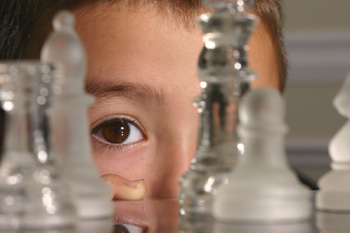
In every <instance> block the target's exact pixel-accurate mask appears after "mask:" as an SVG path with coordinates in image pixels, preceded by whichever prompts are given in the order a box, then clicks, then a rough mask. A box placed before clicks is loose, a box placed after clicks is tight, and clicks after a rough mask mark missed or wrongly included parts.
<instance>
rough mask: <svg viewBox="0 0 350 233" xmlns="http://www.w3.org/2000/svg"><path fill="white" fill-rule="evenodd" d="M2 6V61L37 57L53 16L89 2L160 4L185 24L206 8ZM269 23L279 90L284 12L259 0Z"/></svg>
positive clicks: (152, 0)
mask: <svg viewBox="0 0 350 233" xmlns="http://www.w3.org/2000/svg"><path fill="white" fill-rule="evenodd" d="M3 1H4V2H2V3H1V6H0V60H2V59H29V58H38V56H39V52H40V50H41V47H42V44H43V42H44V40H45V38H46V37H47V35H48V33H49V32H50V31H51V20H52V17H53V15H54V14H55V13H56V12H57V11H59V10H61V9H67V10H74V9H77V8H79V7H83V6H86V5H89V4H101V3H103V4H115V3H119V4H124V5H125V6H130V5H131V6H132V7H142V6H143V5H145V4H152V5H155V6H158V7H159V8H160V9H161V10H162V11H163V12H164V9H166V10H167V11H170V12H172V13H173V14H172V15H173V16H175V17H180V18H181V19H182V21H183V22H184V23H185V24H190V23H191V22H192V21H193V18H194V17H195V16H197V15H198V14H199V13H200V12H202V11H203V9H204V8H203V6H202V5H201V1H200V0H54V1H50V0H3ZM252 11H253V12H254V13H256V14H257V15H258V16H259V17H260V18H261V20H262V21H263V22H264V23H265V24H266V25H267V27H268V29H269V31H270V33H271V37H272V39H273V42H274V44H275V48H276V52H277V58H278V62H279V65H278V67H279V76H280V90H283V89H284V87H285V83H286V78H287V70H288V61H287V57H286V52H285V48H284V40H283V32H282V29H283V21H284V20H283V18H284V17H283V13H282V8H281V3H280V1H279V0H256V1H255V6H254V8H253V10H252Z"/></svg>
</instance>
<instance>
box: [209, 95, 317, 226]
mask: <svg viewBox="0 0 350 233" xmlns="http://www.w3.org/2000/svg"><path fill="white" fill-rule="evenodd" d="M284 112H285V111H284V104H283V101H282V98H281V96H280V94H279V93H277V92H276V91H275V90H272V89H270V88H261V89H256V90H252V91H250V92H249V93H247V94H246V95H245V96H244V97H243V99H242V102H241V105H240V109H239V116H240V124H239V135H240V136H241V138H242V142H243V144H244V146H245V153H244V155H243V156H242V157H241V158H240V160H239V161H238V163H237V165H236V167H235V169H234V170H232V172H231V173H230V174H229V176H228V183H227V184H226V185H223V186H221V187H220V188H219V189H218V192H217V195H216V196H215V202H214V216H215V217H216V218H218V219H219V220H225V221H230V220H233V221H245V222H279V221H296V220H303V219H308V218H309V217H310V216H311V199H310V197H311V196H310V194H311V193H309V191H308V190H307V189H306V188H305V187H303V186H302V185H301V184H299V182H298V180H297V178H296V176H295V175H294V174H293V172H292V170H291V169H290V168H289V167H288V164H287V160H286V155H285V149H284V134H285V133H286V131H287V126H286V125H285V123H284V119H283V118H284V115H285V113H284Z"/></svg>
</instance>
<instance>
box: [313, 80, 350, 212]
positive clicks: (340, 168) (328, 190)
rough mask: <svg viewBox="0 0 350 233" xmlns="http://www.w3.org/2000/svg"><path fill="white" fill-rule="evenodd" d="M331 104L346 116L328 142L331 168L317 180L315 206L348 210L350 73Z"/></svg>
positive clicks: (349, 188) (325, 208) (349, 180)
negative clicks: (343, 123) (342, 123)
mask: <svg viewBox="0 0 350 233" xmlns="http://www.w3.org/2000/svg"><path fill="white" fill-rule="evenodd" d="M333 105H334V106H335V108H336V109H337V110H338V112H339V113H340V114H341V115H343V116H345V117H346V118H348V119H349V120H348V121H347V122H346V123H345V125H344V126H343V127H342V128H341V129H340V130H339V131H338V132H337V133H336V135H335V136H334V137H333V138H332V140H331V141H330V143H329V147H328V149H329V154H330V156H331V158H332V164H331V166H332V170H331V171H330V172H328V173H326V174H325V175H324V176H322V177H321V179H320V180H319V182H318V186H319V188H320V190H319V191H318V192H317V195H316V206H317V208H318V209H321V210H330V211H341V212H350V143H349V139H350V75H348V77H347V78H346V80H345V82H344V85H343V86H342V88H341V89H340V91H339V93H338V94H337V96H336V97H335V98H334V101H333Z"/></svg>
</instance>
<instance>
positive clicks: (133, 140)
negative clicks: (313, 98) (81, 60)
mask: <svg viewBox="0 0 350 233" xmlns="http://www.w3.org/2000/svg"><path fill="white" fill-rule="evenodd" d="M61 9H68V10H71V11H73V12H74V14H75V16H76V29H77V31H78V33H79V35H80V37H81V39H82V41H83V43H84V45H85V47H86V50H87V55H88V64H89V68H88V75H87V79H86V89H87V91H88V92H89V93H90V94H92V95H94V96H95V97H96V102H95V104H94V105H93V106H92V107H91V109H90V115H89V117H90V128H91V138H92V146H93V151H94V158H95V162H96V164H97V166H98V169H99V171H100V174H101V176H102V177H103V178H104V179H105V180H106V181H108V182H109V183H110V184H111V185H112V187H113V190H114V198H115V199H143V198H145V199H147V198H169V197H176V196H177V192H178V185H177V180H178V178H179V177H180V176H181V175H182V174H183V173H185V172H186V170H187V169H188V168H189V165H190V160H191V159H192V158H193V156H194V155H195V151H196V142H197V140H196V137H197V129H198V113H197V109H196V108H194V107H193V106H192V101H193V99H194V98H195V97H196V96H198V95H199V94H200V85H199V83H200V82H199V79H198V77H197V73H196V72H197V62H198V57H199V54H200V52H201V50H202V47H203V42H202V35H201V29H200V28H199V26H197V25H196V23H195V21H194V19H195V18H196V17H198V16H199V15H200V14H201V13H203V12H205V11H206V9H204V8H203V6H201V4H200V0H178V1H175V0H55V1H52V0H45V1H40V0H27V1H22V0H12V1H7V2H6V3H5V4H4V3H1V9H0V60H3V59H27V58H38V57H39V54H40V50H41V47H42V44H43V42H44V40H45V39H46V37H47V35H48V34H49V33H50V32H51V30H52V29H51V20H52V16H53V15H54V14H55V13H56V12H57V11H59V10H61ZM252 12H253V13H255V14H257V15H258V16H259V17H260V18H261V22H260V24H259V26H258V27H257V28H256V30H255V31H254V33H253V35H252V37H251V39H250V41H249V45H250V50H249V64H250V67H251V68H252V69H253V70H255V71H256V72H258V73H259V77H258V79H257V80H255V81H254V82H253V84H252V87H258V86H259V87H260V86H270V87H273V88H275V89H279V90H281V91H282V90H283V88H284V84H285V79H286V70H287V68H286V67H287V65H286V63H287V62H286V58H285V55H284V47H283V40H282V39H283V38H282V29H281V27H282V22H283V20H282V15H281V7H280V3H279V1H278V0H256V3H255V6H254V8H253V9H252ZM122 186H123V187H122ZM145 186H147V192H144V190H145ZM120 190H129V191H126V192H123V193H121V192H120Z"/></svg>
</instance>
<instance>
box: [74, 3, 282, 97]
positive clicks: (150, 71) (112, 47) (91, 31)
mask: <svg viewBox="0 0 350 233" xmlns="http://www.w3.org/2000/svg"><path fill="white" fill-rule="evenodd" d="M75 13H76V15H77V30H78V32H79V34H80V35H81V37H82V40H83V42H84V44H85V45H86V49H87V53H88V61H89V71H88V79H87V82H88V83H89V82H90V83H91V82H94V81H96V80H101V79H105V80H109V81H111V82H113V80H117V81H118V82H119V81H120V80H127V81H128V82H129V83H133V82H141V83H143V84H150V85H153V86H155V87H156V88H159V89H163V90H164V89H169V91H174V90H177V89H176V88H174V87H176V86H178V87H181V88H180V92H181V91H182V92H186V93H185V94H187V95H189V94H190V95H191V92H193V91H192V90H191V88H189V87H191V86H192V85H196V86H197V87H198V78H197V61H198V56H199V53H200V51H201V49H202V47H203V42H202V35H201V30H200V29H199V28H198V27H195V26H193V27H186V26H185V25H184V23H183V22H181V21H177V20H176V18H175V17H169V16H167V15H166V14H165V13H160V12H159V10H158V9H156V8H154V7H152V6H149V5H148V6H144V7H142V8H141V7H139V8H135V9H129V8H127V9H126V8H122V7H121V6H120V5H119V4H112V5H108V6H106V5H97V6H94V7H89V6H87V7H85V8H81V9H78V10H77V11H76V12H75ZM249 44H250V46H251V49H250V51H249V59H250V66H251V67H252V69H253V70H255V71H257V72H258V73H259V74H260V78H259V79H258V80H257V81H256V82H255V83H254V85H255V86H272V87H275V88H276V89H277V88H278V80H279V78H278V74H277V73H278V72H277V59H276V53H275V48H274V45H273V43H272V39H271V36H270V34H269V33H268V30H267V28H266V26H265V25H260V26H258V28H257V30H256V31H255V33H254V34H253V36H252V38H251V40H250V42H249ZM187 92H189V93H187ZM182 94H184V93H182Z"/></svg>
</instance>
